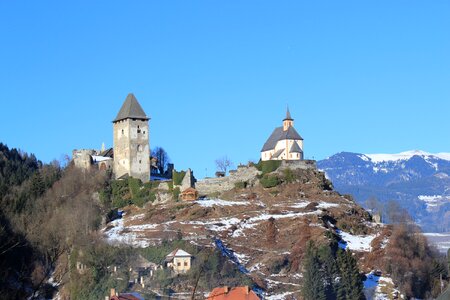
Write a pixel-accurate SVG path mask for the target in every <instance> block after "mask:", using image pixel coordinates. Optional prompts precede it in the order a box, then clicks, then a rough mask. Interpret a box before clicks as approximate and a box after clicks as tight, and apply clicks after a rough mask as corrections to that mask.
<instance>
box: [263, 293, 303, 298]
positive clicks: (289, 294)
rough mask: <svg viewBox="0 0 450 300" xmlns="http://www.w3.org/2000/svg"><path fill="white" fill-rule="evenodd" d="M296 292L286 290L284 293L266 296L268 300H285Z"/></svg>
mask: <svg viewBox="0 0 450 300" xmlns="http://www.w3.org/2000/svg"><path fill="white" fill-rule="evenodd" d="M296 292H300V291H296ZM296 292H286V293H282V294H276V295H269V296H266V297H265V299H266V300H284V299H287V298H288V297H289V296H291V295H292V294H294V293H296Z"/></svg>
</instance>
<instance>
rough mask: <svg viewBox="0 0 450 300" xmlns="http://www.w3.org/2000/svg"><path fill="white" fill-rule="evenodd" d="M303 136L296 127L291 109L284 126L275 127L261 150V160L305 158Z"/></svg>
mask: <svg viewBox="0 0 450 300" xmlns="http://www.w3.org/2000/svg"><path fill="white" fill-rule="evenodd" d="M303 159H304V157H303V138H302V137H301V136H300V135H299V134H298V132H297V131H296V130H295V128H294V119H292V118H291V114H290V113H289V109H288V111H287V113H286V118H285V119H284V120H283V126H281V127H277V128H275V130H274V131H273V132H272V134H271V135H270V137H269V139H268V140H267V141H266V143H265V144H264V146H263V149H262V150H261V160H262V161H267V160H303Z"/></svg>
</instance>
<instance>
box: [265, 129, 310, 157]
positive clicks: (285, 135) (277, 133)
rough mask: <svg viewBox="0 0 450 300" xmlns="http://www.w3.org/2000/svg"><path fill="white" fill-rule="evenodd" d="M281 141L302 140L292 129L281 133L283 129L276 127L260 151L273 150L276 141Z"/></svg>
mask: <svg viewBox="0 0 450 300" xmlns="http://www.w3.org/2000/svg"><path fill="white" fill-rule="evenodd" d="M281 140H303V138H302V137H301V136H300V134H298V132H297V130H295V128H294V127H289V128H288V130H286V131H283V127H277V128H275V130H274V131H273V132H272V134H271V135H270V137H269V139H268V140H267V141H266V143H265V144H264V146H263V148H262V150H261V151H268V150H272V149H274V148H275V146H276V145H277V143H278V141H281Z"/></svg>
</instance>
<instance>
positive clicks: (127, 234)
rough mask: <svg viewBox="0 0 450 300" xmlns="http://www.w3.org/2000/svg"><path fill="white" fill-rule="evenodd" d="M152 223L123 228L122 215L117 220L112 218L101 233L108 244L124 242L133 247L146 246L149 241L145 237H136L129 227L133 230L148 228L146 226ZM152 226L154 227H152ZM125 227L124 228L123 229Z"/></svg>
mask: <svg viewBox="0 0 450 300" xmlns="http://www.w3.org/2000/svg"><path fill="white" fill-rule="evenodd" d="M152 225H153V224H151V225H150V224H147V225H140V226H130V227H127V228H125V226H124V219H123V217H122V218H120V219H117V220H114V221H112V222H110V223H109V224H108V226H107V227H106V228H104V229H103V230H102V231H103V234H104V236H105V238H106V240H107V241H108V243H110V244H114V243H118V244H126V245H132V246H133V247H139V248H146V247H148V246H149V245H150V242H149V241H148V240H146V239H143V238H140V237H138V235H137V234H136V233H134V232H132V231H130V229H131V228H133V227H135V228H133V229H135V230H144V229H148V228H147V226H149V227H151V226H152ZM152 228H154V227H152ZM125 229H126V230H125Z"/></svg>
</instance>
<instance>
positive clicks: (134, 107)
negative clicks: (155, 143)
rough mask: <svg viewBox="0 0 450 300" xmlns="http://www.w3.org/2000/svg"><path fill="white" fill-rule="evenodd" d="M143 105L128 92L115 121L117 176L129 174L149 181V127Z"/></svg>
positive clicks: (115, 163)
mask: <svg viewBox="0 0 450 300" xmlns="http://www.w3.org/2000/svg"><path fill="white" fill-rule="evenodd" d="M149 120H150V118H148V117H147V115H146V114H145V112H144V110H143V109H142V107H141V105H140V104H139V102H138V101H137V99H136V97H134V95H133V94H128V96H127V98H126V99H125V102H124V103H123V105H122V108H121V109H120V111H119V113H118V114H117V117H116V118H115V119H114V121H113V129H114V130H113V131H114V174H115V178H116V179H118V178H121V177H123V176H127V175H128V176H130V177H134V178H139V179H140V180H142V182H148V181H149V180H150V144H149V140H150V138H149V137H150V131H149V129H150V127H149V124H148V121H149Z"/></svg>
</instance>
